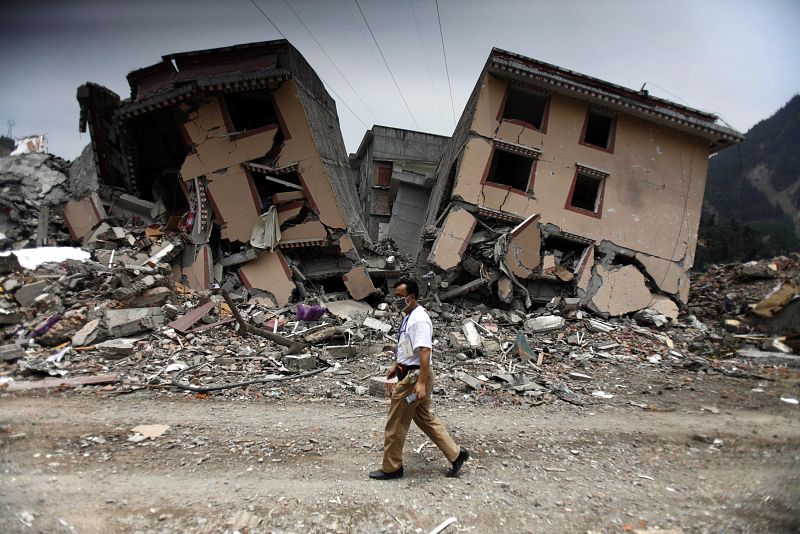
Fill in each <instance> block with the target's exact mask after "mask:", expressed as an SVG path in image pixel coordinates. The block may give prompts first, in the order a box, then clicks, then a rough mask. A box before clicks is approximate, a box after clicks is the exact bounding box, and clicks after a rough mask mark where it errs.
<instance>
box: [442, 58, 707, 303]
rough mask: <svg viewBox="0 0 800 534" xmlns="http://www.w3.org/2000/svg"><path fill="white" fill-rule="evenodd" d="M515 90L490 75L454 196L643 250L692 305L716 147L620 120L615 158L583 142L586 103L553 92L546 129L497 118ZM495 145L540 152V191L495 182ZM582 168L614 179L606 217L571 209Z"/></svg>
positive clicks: (657, 275)
mask: <svg viewBox="0 0 800 534" xmlns="http://www.w3.org/2000/svg"><path fill="white" fill-rule="evenodd" d="M508 84H509V82H508V81H507V80H505V79H502V78H499V77H497V76H494V75H492V74H490V73H486V72H484V75H483V78H482V82H481V83H480V88H479V90H478V91H479V92H478V98H477V102H476V104H475V109H474V113H473V115H472V122H471V131H470V132H469V133H468V134H467V135H466V136H465V137H464V138H463V139H462V140H461V141H460V142H462V143H463V151H462V154H461V159H460V164H459V166H458V172H457V174H456V177H455V183H454V185H453V189H452V191H451V194H450V199H457V200H463V201H464V202H468V203H470V204H475V205H477V206H480V207H483V208H488V209H490V210H494V211H499V212H505V213H509V214H512V215H514V216H516V217H519V218H523V219H524V218H527V217H529V216H530V215H531V214H533V213H538V214H539V215H540V219H539V220H540V221H541V223H542V224H546V223H551V224H554V225H556V226H558V227H559V228H561V229H563V230H564V231H565V232H568V233H570V234H574V235H577V236H581V237H583V238H586V239H588V240H591V241H594V242H595V243H596V244H599V243H600V242H602V241H603V240H609V241H612V242H614V243H615V244H617V245H619V246H621V247H624V248H627V249H630V250H632V251H635V252H636V253H637V254H636V259H637V260H638V261H639V262H640V263H641V265H642V266H643V267H644V268H645V269H646V272H647V274H648V276H649V277H650V278H651V279H652V280H654V281H655V282H656V285H657V287H656V288H654V289H657V290H658V291H660V292H663V293H666V294H669V295H671V296H674V297H675V298H677V299H678V300H679V301H680V302H682V303H685V302H687V299H688V270H689V269H690V268H691V265H692V263H693V260H694V250H695V247H696V244H697V228H698V226H699V222H700V212H701V206H702V197H703V191H704V187H705V179H706V168H707V160H708V155H709V150H710V149H709V144H708V141H707V140H705V139H702V138H700V137H696V136H694V135H691V134H689V133H684V132H681V131H678V130H675V129H673V128H669V127H666V126H663V125H659V124H655V123H652V122H648V121H645V120H643V119H640V118H637V117H633V116H630V115H626V114H623V113H618V114H617V115H616V117H617V119H616V126H615V134H614V135H615V141H614V145H613V152H609V151H605V150H600V149H596V148H593V147H589V146H586V145H583V144H581V143H580V140H581V135H582V128H583V125H584V120H585V117H586V113H587V109H588V104H587V102H585V101H582V100H578V99H575V98H571V97H569V96H566V95H562V94H559V93H555V92H551V93H550V104H549V108H548V112H547V117H546V122H547V127H546V132H544V131H539V130H535V129H533V128H531V127H526V126H523V125H521V124H519V123H518V122H513V121H510V120H505V119H503V118H502V117H500V118H498V117H499V116H500V115H502V106H503V102H504V97H505V94H506V90H507V87H508ZM495 141H498V142H505V143H512V144H516V145H524V146H525V147H530V148H532V149H535V150H536V151H537V154H538V158H537V159H536V164H535V174H534V176H533V178H532V182H531V183H532V187H529V190H530V189H532V194H530V193H528V194H526V193H523V192H521V191H517V190H513V189H510V188H509V187H507V186H503V185H500V184H494V183H492V182H487V179H486V177H487V175H488V171H489V165H490V164H491V159H492V150H493V144H494V142H495ZM455 142H459V141H458V140H456V141H455ZM578 164H579V165H581V166H585V167H590V168H592V169H598V170H600V171H603V172H604V173H607V177H606V178H605V183H604V190H603V195H604V196H603V203H602V211H601V212H600V213H599V214H598V215H599V216H597V217H595V216H589V215H586V214H584V213H579V212H576V211H573V210H570V209H567V208H568V206H567V199H568V198H569V195H570V192H571V187H572V185H573V179H574V177H575V173H576V169H577V165H578ZM442 171H443V169H442ZM440 179H441V171H440ZM593 261H594V260H593V258H591V259H590V260H589V262H587V265H586V268H584V270H583V271H582V272H581V273H580V275H579V278H578V280H577V286H578V288H579V289H580V290H581V291H583V292H587V291H589V289H590V287H589V285H590V284H589V281H588V277H589V276H590V275H589V273H590V271H591V268H592V265H593ZM639 275H640V276H641V273H639ZM606 277H607V278H610V279H614V276H612V275H610V274H608V275H607V276H606ZM617 285H620V284H619V283H618V284H617ZM618 294H619V292H618ZM641 294H643V293H641ZM648 294H649V291H648ZM601 298H605V297H604V296H603V295H601ZM626 298H627V297H626ZM640 300H643V299H640ZM647 300H648V301H649V300H650V297H648V298H647ZM637 302H638V301H637ZM604 307H606V308H608V307H609V305H605V306H604ZM612 307H613V306H612ZM620 307H621V308H625V307H626V306H624V305H621V306H620Z"/></svg>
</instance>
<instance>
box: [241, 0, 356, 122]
mask: <svg viewBox="0 0 800 534" xmlns="http://www.w3.org/2000/svg"><path fill="white" fill-rule="evenodd" d="M250 3H251V4H253V5H254V6H255V8H256V9H258V11H259V12H260V13H261V14H262V15H264V18H265V19H267V20H268V21H269V23H270V24H272V26H273V27H274V28H275V29H276V30H278V33H279V34H281V37H283V38H284V39H286V40H287V41H288V40H289V39H288V38H287V37H286V35H284V33H283V32H282V31H281V29H280V28H278V25H277V24H275V23H274V22H273V21H272V19H271V18H269V15H267V14H266V13H264V10H263V9H261V7H260V6H259V5H258V4H256V1H255V0H250ZM298 18H299V17H298ZM317 76H319V79H320V80H322V83H323V84H325V85H326V86H327V87H328V89H330V90H331V92H332V93H333V96H335V97H336V98H338V99H339V101H340V102H341V103H342V104H344V107H346V108H347V110H348V111H349V112H350V113H352V114H353V117H355V118H356V119H357V120H358V122H360V123H361V125H362V126H363V127H364V128H366V129H367V130H368V129H369V126H367V124H366V123H365V122H364V121H363V120H361V117H359V116H358V115H356V112H355V111H353V109H352V108H351V107H350V106H348V105H347V102H345V100H344V98H342V97H340V96H339V94H338V93H337V92H336V91H335V90H334V88H333V86H332V85H331V84H329V83H328V82H326V81H325V79H324V78H323V77H322V76H320V74H319V73H317Z"/></svg>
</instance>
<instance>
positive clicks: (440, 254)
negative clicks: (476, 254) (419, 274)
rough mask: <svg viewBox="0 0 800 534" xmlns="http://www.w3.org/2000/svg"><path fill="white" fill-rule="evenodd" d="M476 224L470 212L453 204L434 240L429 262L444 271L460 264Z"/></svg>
mask: <svg viewBox="0 0 800 534" xmlns="http://www.w3.org/2000/svg"><path fill="white" fill-rule="evenodd" d="M476 224H477V220H476V219H475V217H473V216H472V214H471V213H470V212H468V211H467V210H465V209H464V208H461V207H458V206H453V207H452V208H451V209H450V213H448V214H447V218H446V219H445V221H444V225H443V226H442V229H441V232H440V234H439V236H438V237H437V238H436V241H434V242H433V248H432V249H431V253H430V255H429V256H428V263H431V264H432V265H435V266H436V267H438V268H439V269H442V270H443V271H448V270H450V269H453V268H455V267H456V266H458V264H459V263H460V262H461V257H462V256H463V254H464V250H466V248H467V244H468V243H469V239H470V237H471V236H472V232H473V231H474V230H475V225H476Z"/></svg>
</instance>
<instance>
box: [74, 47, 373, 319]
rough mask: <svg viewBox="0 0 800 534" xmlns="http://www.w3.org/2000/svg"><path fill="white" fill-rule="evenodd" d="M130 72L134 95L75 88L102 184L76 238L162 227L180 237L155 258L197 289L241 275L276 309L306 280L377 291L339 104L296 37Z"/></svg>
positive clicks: (78, 207) (189, 55) (180, 57)
mask: <svg viewBox="0 0 800 534" xmlns="http://www.w3.org/2000/svg"><path fill="white" fill-rule="evenodd" d="M127 79H128V83H129V85H130V90H131V95H130V98H127V99H124V100H123V99H121V98H120V97H119V96H118V95H117V94H115V93H114V92H113V91H110V90H109V89H107V88H105V87H102V86H100V85H98V84H95V83H91V82H87V83H86V84H84V85H82V86H81V87H79V88H78V95H77V96H78V101H79V103H80V109H81V115H80V130H81V131H86V130H87V129H88V130H89V132H90V134H91V142H92V148H93V151H94V155H95V162H96V165H97V170H98V174H99V177H100V181H101V184H102V187H101V190H100V194H99V195H90V196H88V197H87V198H85V199H83V200H82V201H79V202H72V203H70V204H69V205H67V207H66V208H65V210H64V214H65V218H66V220H67V222H68V224H69V226H70V231H71V233H72V237H73V238H74V239H77V240H84V242H85V241H86V240H87V239H90V238H92V236H96V235H97V230H98V224H99V223H101V221H103V220H104V219H105V218H106V217H109V216H111V217H114V216H116V217H118V218H124V219H128V220H130V219H131V218H133V219H135V220H138V221H140V222H143V223H145V224H147V223H152V222H159V223H162V224H163V225H164V227H165V229H166V230H167V231H172V232H174V235H177V236H179V238H178V239H173V240H172V241H171V242H167V243H164V244H163V247H161V248H159V249H158V250H153V249H151V250H150V251H149V252H150V258H149V259H150V260H151V261H152V260H153V259H155V260H157V261H162V262H165V261H166V262H171V263H172V266H173V270H174V275H175V277H176V278H177V279H179V280H182V281H183V282H184V283H185V284H187V285H189V286H190V287H192V288H194V289H201V290H202V289H208V288H209V287H210V286H211V284H212V283H214V282H218V283H224V282H225V281H226V279H229V278H230V277H231V276H236V275H238V277H239V278H240V279H241V281H242V282H243V283H244V285H245V286H246V287H247V289H248V290H249V292H250V294H251V295H260V296H262V297H264V298H266V299H267V300H268V301H270V302H271V303H272V305H274V306H275V307H281V306H285V305H286V304H287V303H288V302H289V300H290V298H291V297H292V294H293V292H294V291H295V290H297V291H298V292H299V294H300V295H301V296H302V295H304V292H305V284H312V285H313V286H314V287H315V288H316V287H321V288H323V289H326V290H328V291H331V290H332V291H344V290H345V289H346V290H348V291H349V292H350V294H351V296H352V297H353V298H356V299H361V298H364V297H365V296H367V295H369V294H371V293H373V292H375V287H374V286H373V284H372V282H371V280H370V276H369V274H368V272H367V268H366V264H365V262H364V261H363V260H362V258H360V256H359V252H358V251H359V249H360V247H361V245H362V244H364V243H369V240H370V237H369V235H368V233H367V231H366V228H365V227H364V223H363V221H362V219H361V217H360V214H359V209H358V198H357V194H356V189H355V184H354V183H353V179H352V171H351V169H350V167H349V164H348V159H347V153H346V151H345V148H344V142H343V140H342V135H341V130H340V127H339V119H338V115H337V111H336V105H335V102H334V100H333V99H332V98H331V97H330V95H329V94H328V93H327V91H326V90H325V88H324V86H323V84H322V81H321V80H320V78H319V77H318V76H317V74H316V73H315V72H314V70H313V69H312V68H311V67H310V65H309V64H308V63H307V62H306V60H305V59H304V58H303V57H302V55H301V54H300V53H299V52H298V51H297V50H296V49H295V48H294V47H293V46H292V45H291V44H290V43H289V42H287V41H286V40H275V41H267V42H259V43H250V44H243V45H236V46H230V47H224V48H217V49H209V50H199V51H193V52H186V53H178V54H170V55H166V56H163V57H162V60H161V61H160V62H158V63H156V64H154V65H151V66H149V67H145V68H141V69H138V70H135V71H133V72H131V73H129V74H128V77H127ZM107 211H108V212H107ZM105 230H106V231H107V230H108V228H107V227H106V228H105ZM162 242H163V240H162ZM144 259H145V261H147V259H148V258H147V255H145V256H144ZM131 263H133V262H131Z"/></svg>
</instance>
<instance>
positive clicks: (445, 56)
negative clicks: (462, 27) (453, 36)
mask: <svg viewBox="0 0 800 534" xmlns="http://www.w3.org/2000/svg"><path fill="white" fill-rule="evenodd" d="M435 2H436V19H437V20H438V21H439V38H440V39H441V40H442V55H443V56H444V70H445V72H446V73H447V88H448V89H449V90H450V111H452V112H453V127H454V128H455V125H456V124H457V123H456V107H455V105H454V104H453V86H452V85H450V69H449V68H448V66H447V52H446V51H445V49H444V33H442V17H441V15H440V14H439V0H435Z"/></svg>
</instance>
